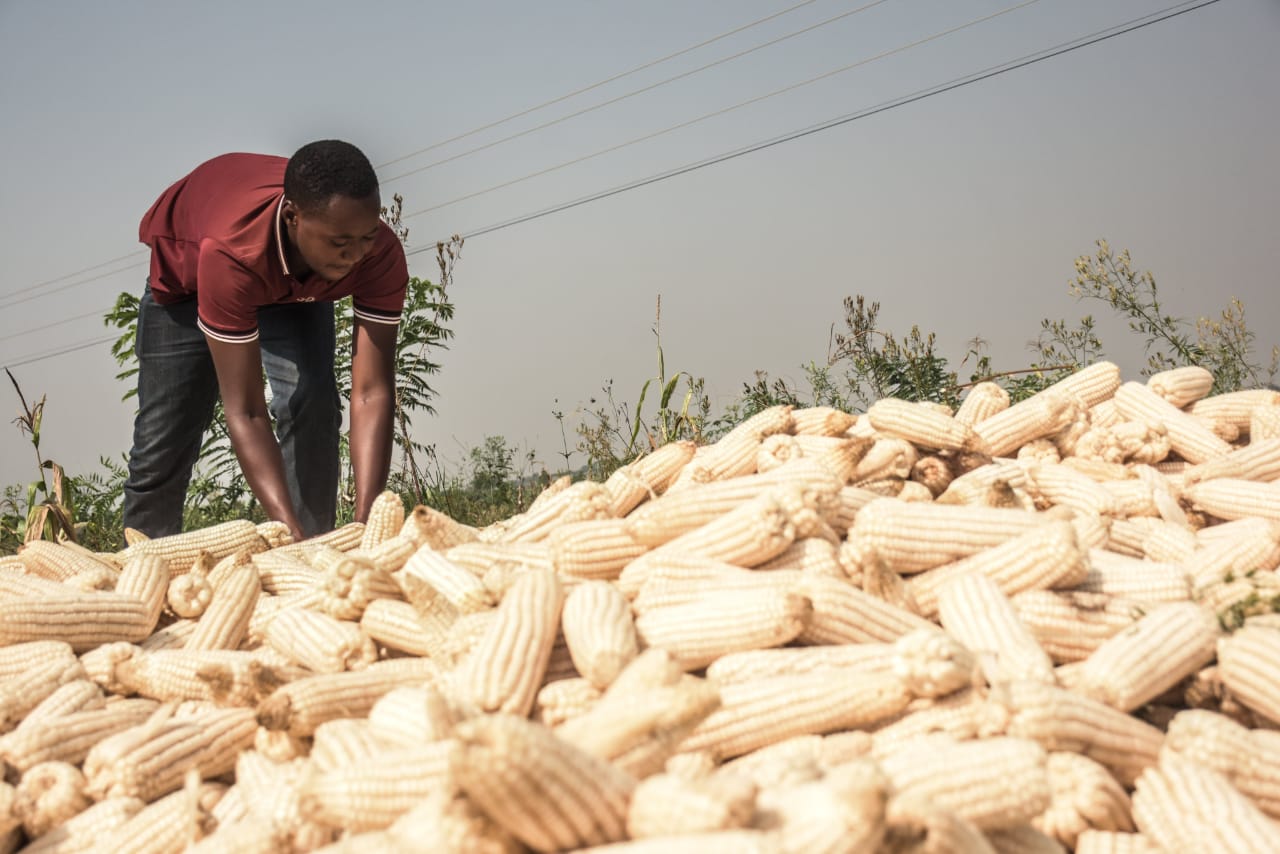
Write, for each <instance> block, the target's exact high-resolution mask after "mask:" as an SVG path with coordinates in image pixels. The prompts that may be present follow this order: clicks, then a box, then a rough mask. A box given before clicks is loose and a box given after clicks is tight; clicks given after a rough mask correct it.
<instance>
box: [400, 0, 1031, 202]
mask: <svg viewBox="0 0 1280 854" xmlns="http://www.w3.org/2000/svg"><path fill="white" fill-rule="evenodd" d="M1039 2H1040V0H1022V2H1021V3H1015V4H1013V5H1012V6H1006V7H1005V8H1003V9H1001V10H999V11H998V12H992V13H991V14H989V15H983V16H982V17H979V18H974V19H973V20H971V21H967V22H966V23H963V24H960V25H958V26H955V27H950V28H949V29H945V30H940V31H939V32H936V33H934V34H933V35H929V36H925V37H924V38H922V39H917V40H916V41H913V42H908V43H907V44H904V45H900V46H898V47H895V48H892V49H890V50H886V51H883V52H881V53H878V54H875V55H874V56H870V57H867V58H865V59H860V60H858V61H857V62H852V63H849V64H848V65H844V66H841V67H840V68H835V69H832V70H831V71H827V72H824V73H822V74H819V75H818V76H816V77H810V78H809V79H807V80H801V81H800V82H798V83H792V84H791V85H789V86H784V87H782V88H781V89H775V90H773V91H772V92H767V93H765V94H763V95H757V96H756V97H754V98H748V99H747V100H745V101H740V102H738V103H736V104H732V105H730V106H728V107H722V108H721V109H719V110H715V111H713V112H710V113H704V114H703V115H701V116H697V117H695V118H692V119H688V120H687V121H683V122H679V123H678V124H674V125H671V126H669V127H665V128H663V129H661V130H656V131H653V132H652V133H647V134H644V135H642V136H638V137H635V138H634V139H629V140H627V141H626V142H620V143H618V144H616V145H611V146H608V147H607V148H602V149H600V150H598V151H593V152H591V153H590V154H584V155H582V156H581V157H575V158H573V159H572V160H566V161H564V162H563V163H558V164H556V165H555V166H548V167H547V168H545V169H539V170H538V171H536V172H530V173H529V174H527V175H522V176H521V177H519V178H512V179H511V180H509V181H503V182H502V183H500V184H494V185H493V186H491V187H486V188H485V189H483V190H476V191H475V192H473V193H467V194H466V195H462V196H457V197H455V198H452V199H450V200H448V201H447V202H440V203H439V204H435V205H431V206H430V207H426V208H422V209H421V210H416V211H414V212H413V213H408V214H405V215H404V216H403V217H402V219H410V218H412V217H415V216H421V215H422V214H425V213H431V212H432V211H438V210H440V209H441V208H447V207H449V206H451V205H456V204H458V203H459V202H465V201H467V200H469V199H474V198H476V197H478V196H483V195H486V194H487V193H492V192H495V191H497V190H503V189H506V188H507V187H511V186H514V185H516V184H521V183H523V182H525V181H529V180H531V179H533V178H540V177H542V176H543V175H549V174H551V173H552V172H558V171H559V170H561V169H566V168H568V167H570V166H576V165H577V164H579V163H583V162H586V161H587V160H592V159H594V158H596V157H600V156H602V155H605V154H611V153H613V152H615V151H619V150H621V149H623V148H627V147H629V146H632V145H636V144H638V143H641V142H647V141H649V140H651V139H656V138H657V137H660V136H663V135H665V134H668V133H671V132H673V131H677V130H681V129H683V128H687V127H690V126H692V125H695V124H698V123H699V122H704V121H706V120H707V119H711V118H715V117H717V116H722V115H725V114H726V113H730V112H733V111H734V110H739V109H741V108H743V107H747V106H750V105H752V104H758V103H760V102H761V101H764V100H767V99H769V98H773V97H776V96H778V95H783V94H786V93H787V92H793V91H795V90H796V89H799V88H801V87H804V86H809V85H811V84H813V83H817V82H818V81H820V80H825V79H827V78H829V77H834V76H835V75H837V74H843V73H844V72H846V71H851V70H853V69H855V68H858V67H860V66H863V65H869V64H870V63H872V62H876V61H878V60H881V59H884V58H886V57H889V56H893V55H895V54H899V53H903V52H905V51H908V50H911V49H913V48H916V47H919V46H920V45H923V44H927V43H929V42H931V41H936V40H937V39H940V38H943V37H945V36H949V35H951V34H953V33H957V32H959V31H960V30H964V29H968V28H969V27H973V26H977V25H978V24H983V23H986V22H987V21H990V20H992V19H994V18H998V17H1000V16H1001V15H1007V14H1009V13H1010V12H1016V11H1017V10H1019V9H1023V8H1025V7H1027V6H1030V5H1032V4H1035V3H1039Z"/></svg>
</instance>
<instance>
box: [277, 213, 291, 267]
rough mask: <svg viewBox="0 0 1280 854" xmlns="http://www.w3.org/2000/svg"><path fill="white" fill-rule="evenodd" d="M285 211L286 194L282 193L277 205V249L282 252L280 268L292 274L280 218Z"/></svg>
mask: <svg viewBox="0 0 1280 854" xmlns="http://www.w3.org/2000/svg"><path fill="white" fill-rule="evenodd" d="M283 213H284V194H283V193H281V194H280V203H279V204H277V205H276V251H277V252H279V253H280V269H282V270H284V274H285V275H286V276H292V275H293V273H291V272H289V262H288V261H287V260H285V257H284V240H283V239H281V235H280V218H281V215H282V214H283Z"/></svg>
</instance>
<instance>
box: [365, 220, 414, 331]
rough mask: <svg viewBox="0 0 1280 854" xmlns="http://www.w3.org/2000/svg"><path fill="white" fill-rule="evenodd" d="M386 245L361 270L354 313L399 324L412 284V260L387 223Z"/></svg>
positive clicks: (372, 319)
mask: <svg viewBox="0 0 1280 854" xmlns="http://www.w3.org/2000/svg"><path fill="white" fill-rule="evenodd" d="M383 228H384V229H385V234H384V240H383V241H379V242H383V243H386V240H385V238H390V240H389V243H386V245H385V248H384V249H383V250H382V251H381V252H378V253H377V254H376V255H375V256H374V257H372V258H370V259H369V261H368V262H367V265H366V269H365V270H363V271H361V281H360V286H359V287H358V288H357V289H356V291H355V293H353V294H352V298H351V310H352V311H351V313H352V314H354V315H355V316H356V317H358V318H360V319H361V320H368V321H371V322H373V323H389V324H392V325H394V324H397V323H399V322H400V313H401V312H402V311H404V300H405V291H406V289H407V288H408V285H409V264H408V262H407V261H406V260H405V257H404V247H403V246H402V245H401V244H400V241H399V240H398V239H397V238H396V237H395V235H394V234H392V233H391V229H390V228H389V227H387V226H386V225H384V226H383Z"/></svg>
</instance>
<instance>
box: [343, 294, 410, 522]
mask: <svg viewBox="0 0 1280 854" xmlns="http://www.w3.org/2000/svg"><path fill="white" fill-rule="evenodd" d="M398 331H399V327H398V326H397V325H394V324H390V323H374V322H372V321H368V320H363V319H361V318H359V317H357V318H356V319H355V332H354V335H353V336H352V341H353V346H352V352H351V467H352V469H353V470H354V472H355V479H356V508H355V510H356V513H355V520H356V521H357V522H364V521H365V520H366V519H368V518H369V508H370V506H372V504H373V499H375V498H377V497H378V494H379V493H380V492H382V490H384V489H386V486H387V474H388V473H389V472H390V470H391V437H392V434H393V429H394V419H395V398H396V377H395V358H396V333H397V332H398Z"/></svg>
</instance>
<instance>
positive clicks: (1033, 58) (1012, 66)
mask: <svg viewBox="0 0 1280 854" xmlns="http://www.w3.org/2000/svg"><path fill="white" fill-rule="evenodd" d="M1217 2H1219V0H1189V2H1185V3H1179V4H1175V5H1173V6H1169V7H1166V8H1165V9H1162V10H1160V11H1159V12H1153V13H1151V14H1148V15H1143V16H1139V17H1137V18H1132V19H1130V20H1128V21H1126V22H1124V23H1121V24H1116V25H1113V26H1111V27H1106V28H1103V29H1101V30H1096V31H1094V32H1093V33H1090V34H1088V35H1085V36H1080V37H1078V38H1076V39H1072V40H1069V41H1066V42H1060V43H1059V44H1057V45H1054V46H1052V47H1048V48H1043V49H1041V50H1039V51H1035V52H1032V53H1029V54H1024V55H1023V56H1021V57H1018V58H1016V59H1011V60H1007V61H1005V62H1003V63H999V64H996V65H990V66H987V67H986V68H984V69H981V70H979V71H975V72H971V73H969V74H966V75H961V76H960V77H954V78H952V79H951V80H949V81H947V82H945V83H941V84H938V85H937V86H934V87H930V88H927V89H919V90H917V91H915V92H913V93H911V94H909V95H905V96H902V97H900V98H896V99H893V100H890V101H883V102H881V103H879V104H877V105H875V106H873V107H868V108H866V109H863V110H860V111H858V112H856V113H850V114H846V115H843V116H840V117H837V118H834V119H830V120H828V121H825V122H822V123H819V124H816V125H811V126H809V127H807V128H803V129H800V130H797V131H792V132H790V133H787V134H783V135H781V136H777V137H774V138H772V139H768V140H764V141H761V142H757V143H754V144H751V145H748V146H744V147H742V148H738V149H735V150H733V151H729V152H726V153H723V154H720V155H717V156H715V157H711V158H707V159H705V160H701V161H697V162H695V163H689V164H685V165H684V166H680V167H676V168H674V169H670V170H667V171H665V172H661V173H657V174H654V175H650V176H648V177H646V178H641V179H639V180H636V181H632V182H630V183H627V184H622V185H619V186H616V187H613V188H611V189H608V190H603V191H601V192H598V193H593V194H591V195H588V196H582V197H580V198H578V199H574V200H572V201H569V202H564V203H562V204H558V205H555V206H552V207H549V208H544V209H542V210H539V211H535V212H533V213H529V214H524V215H522V216H518V217H514V218H512V219H508V220H504V221H501V222H498V223H494V224H492V225H489V226H485V227H483V228H479V229H476V230H473V231H470V232H468V233H466V234H465V235H463V236H464V238H466V239H470V238H473V237H478V236H480V235H483V234H490V233H492V232H495V231H499V230H501V229H504V228H509V227H511V226H514V225H519V224H521V223H525V222H529V221H531V220H535V219H539V218H541V217H544V216H549V215H550V214H553V213H559V212H561V211H564V210H568V209H570V208H574V207H578V206H580V205H584V204H587V203H588V202H593V201H598V200H600V199H604V198H608V197H610V196H614V195H618V194H620V193H623V192H626V191H628V190H633V189H638V188H640V187H644V186H647V185H649V184H654V183H657V182H659V181H663V180H666V179H668V178H674V177H676V176H679V175H684V174H687V173H689V172H693V171H696V170H698V169H702V168H704V167H707V166H712V165H715V164H718V163H723V162H725V161H728V160H732V159H735V158H737V157H741V156H743V155H746V154H751V153H753V152H756V151H761V150H763V149H766V148H771V147H773V146H775V145H780V144H782V143H784V142H791V141H793V140H796V139H800V138H802V137H805V136H809V135H811V134H815V133H818V132H820V131H824V130H830V129H831V128H834V127H839V126H841V125H844V124H849V123H851V122H854V121H857V120H858V119H863V118H868V117H870V116H873V115H876V114H879V113H883V112H887V111H889V110H892V109H895V108H897V107H902V106H906V105H907V104H911V103H915V102H916V101H922V100H924V99H926V98H930V97H933V96H934V95H940V94H943V93H944V92H949V91H952V90H955V89H959V88H962V87H964V86H968V85H970V84H973V83H978V82H980V81H983V80H987V79H990V78H992V77H996V76H998V75H1001V74H1004V73H1006V72H1009V71H1015V70H1017V69H1020V68H1025V67H1027V66H1030V65H1034V64H1036V63H1038V62H1043V61H1045V60H1047V59H1052V58H1054V57H1057V56H1062V55H1064V54H1067V53H1071V52H1072V51H1076V50H1079V49H1081V48H1084V47H1089V46H1091V45H1095V44H1098V43H1100V42H1104V41H1107V40H1109V39H1113V38H1116V37H1117V36H1122V35H1126V34H1128V33H1131V32H1135V31H1137V30H1140V29H1144V28H1146V27H1149V26H1151V25H1153V24H1158V23H1161V22H1163V21H1167V20H1170V19H1172V18H1176V17H1178V16H1180V15H1184V14H1187V13H1188V12H1195V11H1197V10H1199V9H1203V8H1205V7H1206V6H1212V5H1213V4H1215V3H1217ZM434 248H435V244H430V245H425V246H420V247H418V248H416V249H411V250H408V251H406V252H405V254H406V255H417V254H419V253H422V252H426V251H429V250H431V249H434ZM104 311H105V309H104ZM115 337H116V336H107V337H104V338H99V339H95V340H93V341H88V342H84V343H81V344H76V345H72V346H70V347H64V348H61V349H58V350H54V351H52V352H48V353H42V354H37V355H33V356H28V357H23V358H22V359H21V360H20V361H17V362H12V363H10V365H9V366H10V367H18V366H20V365H26V364H30V363H31V362H36V361H40V360H42V359H48V358H52V357H54V356H58V355H62V354H63V353H69V352H73V351H75V350H81V349H85V348H87V347H92V346H95V345H97V344H101V343H104V342H106V341H110V340H113V339H114V338H115Z"/></svg>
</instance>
